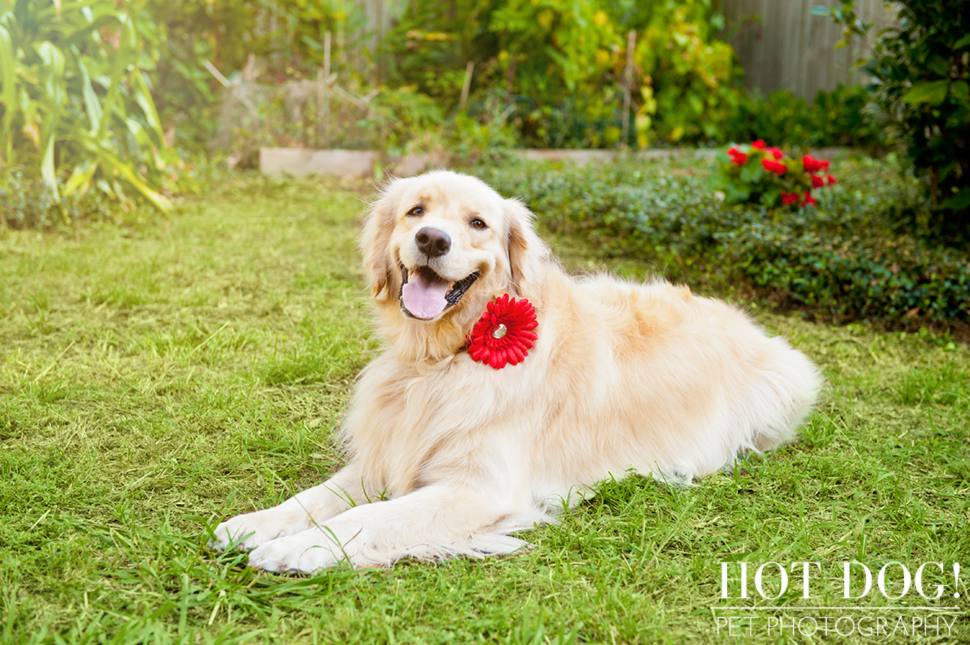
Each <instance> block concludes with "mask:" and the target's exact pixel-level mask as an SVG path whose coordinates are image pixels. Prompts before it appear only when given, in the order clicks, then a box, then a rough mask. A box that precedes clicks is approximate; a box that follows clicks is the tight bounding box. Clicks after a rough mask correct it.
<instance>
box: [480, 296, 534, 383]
mask: <svg viewBox="0 0 970 645" xmlns="http://www.w3.org/2000/svg"><path fill="white" fill-rule="evenodd" d="M538 326H539V323H538V321H537V320H536V308H535V307H533V306H532V303H531V302H529V301H528V300H526V299H525V298H522V299H521V300H516V299H515V298H511V297H510V296H509V294H507V293H506V294H502V295H501V296H499V297H498V298H496V299H495V300H493V301H492V302H490V303H488V309H487V310H486V311H485V313H483V314H482V317H481V318H479V319H478V322H477V323H475V326H474V327H473V328H472V331H471V334H469V336H468V355H469V356H471V357H472V360H475V361H478V362H479V363H485V364H486V365H490V366H491V367H493V368H495V369H497V370H500V369H502V368H503V367H505V364H506V363H511V364H512V365H518V364H519V363H521V362H522V361H523V360H525V357H526V356H528V354H529V350H530V349H532V347H533V346H534V345H535V342H536V340H537V339H538V338H539V337H538V336H537V335H536V333H535V332H533V331H532V330H533V329H535V328H536V327H538Z"/></svg>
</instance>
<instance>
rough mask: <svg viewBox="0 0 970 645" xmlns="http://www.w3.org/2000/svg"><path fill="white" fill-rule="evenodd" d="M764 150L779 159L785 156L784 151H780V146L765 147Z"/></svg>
mask: <svg viewBox="0 0 970 645" xmlns="http://www.w3.org/2000/svg"><path fill="white" fill-rule="evenodd" d="M765 152H767V153H768V154H770V155H771V156H772V157H774V158H775V159H781V158H782V157H784V156H785V153H784V152H782V151H781V148H766V149H765Z"/></svg>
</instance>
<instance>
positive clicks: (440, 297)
mask: <svg viewBox="0 0 970 645" xmlns="http://www.w3.org/2000/svg"><path fill="white" fill-rule="evenodd" d="M448 286H449V285H448V283H447V282H439V281H438V280H428V279H427V278H425V277H424V275H423V274H422V273H421V272H419V271H415V272H414V273H412V274H411V279H410V280H409V281H408V283H407V284H406V285H404V288H403V289H401V300H403V301H404V306H405V307H407V310H408V311H410V312H411V315H412V316H414V317H415V318H421V319H423V320H430V319H431V318H434V317H435V316H437V315H438V314H440V313H441V312H442V311H444V310H445V307H446V306H447V305H448V301H447V300H445V294H446V293H448Z"/></svg>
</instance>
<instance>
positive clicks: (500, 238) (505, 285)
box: [362, 171, 548, 334]
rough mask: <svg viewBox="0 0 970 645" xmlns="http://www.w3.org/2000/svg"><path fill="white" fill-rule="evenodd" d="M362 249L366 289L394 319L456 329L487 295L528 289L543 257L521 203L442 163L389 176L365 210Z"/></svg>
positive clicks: (528, 292) (526, 293) (537, 278)
mask: <svg viewBox="0 0 970 645" xmlns="http://www.w3.org/2000/svg"><path fill="white" fill-rule="evenodd" d="M362 251H363V255H364V263H365V268H366V270H367V273H368V277H369V280H370V286H371V293H372V295H373V296H374V298H375V299H376V301H377V302H378V304H379V305H380V309H381V311H382V312H383V313H384V314H385V315H386V316H387V317H389V318H390V319H391V320H392V321H393V322H394V323H395V324H399V325H405V326H406V327H407V328H408V329H415V328H416V327H420V326H429V327H431V328H433V330H434V332H438V331H440V330H442V329H446V328H457V329H459V330H460V331H461V332H462V334H463V333H464V332H466V331H467V329H468V328H469V327H470V324H473V323H474V321H475V320H476V319H477V318H478V317H479V316H480V315H481V312H482V311H483V310H484V309H485V303H487V302H488V301H489V300H491V299H492V298H494V297H495V296H497V295H499V294H501V293H511V294H512V295H516V296H522V297H528V298H530V299H531V298H533V297H535V293H534V292H535V290H537V289H538V288H539V286H540V285H539V283H540V282H541V280H542V276H543V273H544V270H543V266H544V264H545V262H546V260H547V257H548V249H547V248H546V246H545V245H544V244H543V243H542V242H541V241H540V240H539V238H538V236H536V234H535V233H534V231H533V230H532V214H531V213H530V212H529V211H528V210H527V209H526V208H525V206H523V205H522V204H521V203H520V202H518V201H516V200H511V199H503V198H502V197H501V196H500V195H499V194H498V193H496V192H495V191H494V190H492V189H491V188H489V187H488V186H487V185H486V184H485V183H484V182H482V181H481V180H479V179H476V178H474V177H469V176H467V175H462V174H458V173H454V172H449V171H436V172H431V173H428V174H425V175H421V176H419V177H413V178H409V179H396V180H394V181H392V182H391V183H390V184H389V185H388V187H387V189H386V190H385V191H384V193H383V195H382V197H381V198H380V199H379V200H378V201H377V202H376V203H375V204H374V205H373V207H372V209H371V211H370V213H369V215H368V216H367V220H366V222H365V225H364V236H363V240H362ZM398 318H399V319H398Z"/></svg>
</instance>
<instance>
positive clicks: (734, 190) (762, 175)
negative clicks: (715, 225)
mask: <svg viewBox="0 0 970 645" xmlns="http://www.w3.org/2000/svg"><path fill="white" fill-rule="evenodd" d="M717 159H718V161H719V162H720V165H719V167H718V171H717V173H716V174H715V175H714V176H713V181H712V184H713V186H714V187H715V188H716V189H719V190H723V191H724V194H725V201H726V203H728V204H744V203H749V204H761V205H763V206H767V207H768V208H771V207H773V206H776V205H777V204H778V203H779V201H780V202H781V203H782V204H784V205H786V206H788V205H794V206H811V205H814V204H815V198H814V197H813V196H812V190H814V189H816V188H821V187H823V186H831V185H833V184H834V183H835V177H833V176H832V175H830V174H828V173H827V171H828V169H829V161H828V160H820V159H815V158H814V157H812V156H811V155H805V156H803V157H802V158H801V159H793V158H791V157H789V156H787V155H785V153H784V152H782V151H781V149H779V148H768V147H766V146H765V142H764V141H763V140H761V139H758V140H757V141H755V142H754V143H752V144H751V145H750V146H741V147H740V148H739V147H738V146H731V147H730V148H729V149H728V150H727V151H726V152H725V151H723V150H722V151H720V152H718V155H717ZM821 171H826V172H821Z"/></svg>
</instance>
